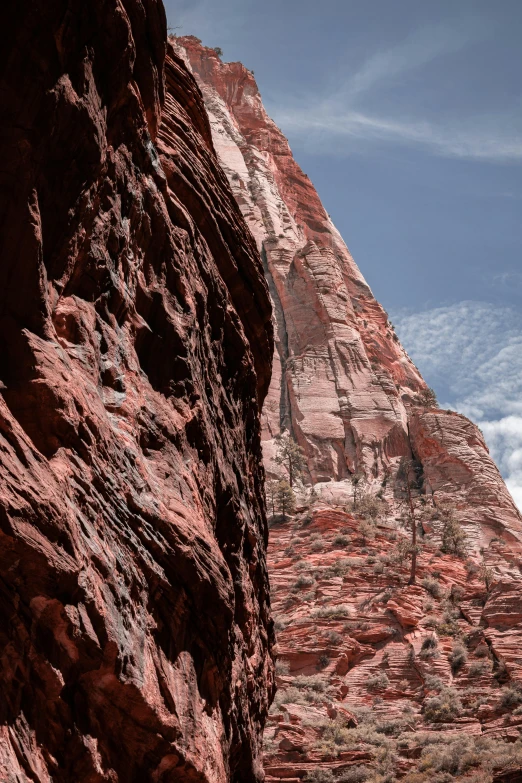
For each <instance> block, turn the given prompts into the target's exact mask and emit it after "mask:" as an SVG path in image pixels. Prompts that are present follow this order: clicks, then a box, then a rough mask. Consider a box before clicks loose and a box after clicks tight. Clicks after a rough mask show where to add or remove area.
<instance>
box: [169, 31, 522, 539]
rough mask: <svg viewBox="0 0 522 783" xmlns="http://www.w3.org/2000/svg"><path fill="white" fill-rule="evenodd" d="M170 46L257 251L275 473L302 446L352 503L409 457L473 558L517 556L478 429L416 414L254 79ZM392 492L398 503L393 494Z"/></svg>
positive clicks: (329, 487)
mask: <svg viewBox="0 0 522 783" xmlns="http://www.w3.org/2000/svg"><path fill="white" fill-rule="evenodd" d="M173 43H174V45H175V47H176V50H177V51H178V52H179V54H180V55H181V56H182V57H184V58H185V59H186V61H187V63H188V64H189V67H190V68H191V69H192V70H193V72H194V74H195V76H196V78H197V80H198V83H199V85H200V87H201V89H202V92H203V96H204V99H205V105H206V108H207V111H208V114H209V118H210V125H211V128H212V137H213V140H214V144H215V147H216V151H217V154H218V156H219V158H220V161H221V163H222V166H223V168H224V170H225V172H226V174H227V177H228V179H229V182H230V185H231V188H232V190H233V192H234V195H235V197H236V199H237V202H238V204H239V206H240V207H241V210H242V212H243V214H244V216H245V219H246V221H247V223H248V225H249V227H250V229H251V231H252V233H253V235H254V237H255V238H256V242H257V244H258V247H259V249H260V251H261V254H262V257H263V262H264V265H265V272H266V275H267V280H268V283H269V287H270V293H271V297H272V302H273V307H274V326H275V334H276V353H275V357H274V373H273V376H272V382H271V385H270V389H269V392H268V397H267V400H266V402H265V405H264V409H263V414H262V421H263V453H264V459H265V465H266V469H267V473H268V475H269V476H270V475H272V476H274V477H278V476H280V475H281V468H280V466H278V465H276V464H275V463H274V459H273V458H274V455H275V451H276V448H277V440H276V438H277V436H278V435H280V433H281V432H283V431H286V432H289V433H290V434H291V435H292V437H294V438H295V439H296V440H297V441H298V443H299V444H300V446H301V447H302V448H303V449H304V452H305V455H306V462H307V471H306V475H305V483H307V484H308V485H310V484H313V485H314V486H315V489H316V491H317V492H319V493H323V498H324V499H325V500H326V501H329V502H341V503H345V502H346V498H347V496H349V495H350V493H351V490H350V477H351V476H352V475H353V474H354V473H360V474H362V475H364V477H365V480H366V483H367V485H368V486H369V487H371V488H372V491H373V492H374V493H375V492H377V491H379V490H380V488H381V484H382V482H383V481H385V483H386V484H387V485H388V490H389V488H390V486H391V485H392V483H393V479H394V478H395V477H396V475H397V470H398V466H399V464H400V462H401V459H402V458H403V457H407V458H412V457H414V458H415V459H417V460H419V461H420V462H421V463H422V466H423V470H424V479H425V481H424V486H425V492H426V493H428V494H430V495H433V496H434V497H436V499H437V501H439V502H444V501H447V500H449V501H451V502H452V503H454V504H456V505H457V506H458V514H459V517H460V521H461V522H462V524H463V525H464V526H465V529H466V533H467V535H468V536H469V538H470V539H472V540H473V541H474V542H475V544H476V546H477V549H478V548H480V547H481V546H486V547H487V546H488V544H489V541H490V540H491V539H492V538H494V537H497V536H500V537H501V538H503V539H504V540H506V541H509V542H510V545H511V546H512V548H513V549H514V550H516V552H517V553H520V552H521V551H522V548H521V547H522V521H521V518H520V514H519V512H518V510H517V509H516V507H515V505H514V503H513V500H512V498H511V496H510V495H509V492H508V491H507V489H506V486H505V484H504V482H503V480H502V478H501V476H500V474H499V472H498V470H497V468H496V466H495V464H494V462H493V460H492V459H491V458H490V456H489V453H488V450H487V447H486V445H485V443H484V439H483V437H482V435H481V433H480V431H479V430H478V428H477V427H476V426H475V425H474V424H472V423H471V422H470V421H468V420H467V419H466V418H465V417H463V416H460V415H459V414H456V413H454V412H450V411H448V412H445V411H439V410H437V409H432V410H431V411H430V410H429V409H428V410H427V411H426V410H425V408H423V407H422V406H420V405H419V395H420V393H422V392H423V391H424V390H425V389H426V384H425V383H424V381H423V379H422V378H421V376H420V374H419V372H418V370H417V368H416V367H415V366H414V365H413V363H412V362H411V360H410V359H409V357H408V355H407V354H406V352H405V351H404V349H403V347H402V345H401V344H400V341H399V339H398V337H397V335H396V334H395V332H394V329H393V325H392V324H391V323H390V321H389V319H388V317H387V314H386V312H385V310H384V309H383V308H382V307H381V305H380V304H379V303H378V302H377V301H376V300H375V298H374V296H373V294H372V292H371V290H370V288H369V286H368V285H367V283H366V281H365V280H364V278H363V276H362V274H361V272H360V271H359V269H358V267H357V265H356V263H355V261H354V260H353V258H352V256H351V254H350V252H349V250H348V248H347V247H346V245H345V243H344V241H343V239H342V237H341V236H340V234H339V232H338V231H337V229H336V228H335V226H334V225H333V223H332V221H331V220H330V218H329V216H328V215H327V213H326V212H325V210H324V207H323V205H322V204H321V201H320V199H319V196H318V195H317V192H316V191H315V189H314V187H313V185H312V183H311V182H310V180H309V178H308V177H307V176H306V175H305V174H304V173H303V171H302V170H301V169H300V168H299V166H298V164H297V163H296V161H295V160H294V158H293V156H292V152H291V150H290V147H289V145H288V142H287V140H286V138H285V137H284V136H283V134H282V133H281V131H280V130H279V128H278V127H277V126H276V125H275V123H274V122H273V121H272V120H271V119H270V117H268V115H267V113H266V111H265V109H264V107H263V103H262V100H261V96H260V93H259V90H258V88H257V85H256V82H255V79H254V75H253V73H252V72H251V71H249V70H248V69H247V68H245V67H244V66H243V65H242V64H241V63H226V62H222V61H221V59H220V57H219V56H218V55H217V54H216V52H215V51H214V50H213V49H208V48H206V47H204V46H203V45H202V44H201V42H200V41H199V40H198V39H197V38H194V37H193V36H186V37H182V38H174V39H173ZM387 497H388V498H389V499H390V500H392V496H391V495H390V494H389V492H387Z"/></svg>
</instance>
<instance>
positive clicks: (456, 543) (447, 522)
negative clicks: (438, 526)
mask: <svg viewBox="0 0 522 783" xmlns="http://www.w3.org/2000/svg"><path fill="white" fill-rule="evenodd" d="M437 516H438V517H439V519H440V520H441V522H442V530H441V535H442V546H441V549H442V551H443V552H446V553H448V554H452V555H458V556H459V557H462V556H463V555H464V554H465V553H466V533H465V532H464V530H463V528H462V525H461V524H460V522H459V520H458V519H457V516H456V514H455V508H454V506H452V505H451V504H450V503H444V504H440V505H439V506H437Z"/></svg>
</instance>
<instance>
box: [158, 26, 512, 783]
mask: <svg viewBox="0 0 522 783" xmlns="http://www.w3.org/2000/svg"><path fill="white" fill-rule="evenodd" d="M173 43H174V46H175V48H176V51H177V52H178V53H179V54H180V56H181V57H183V58H184V59H185V60H186V61H187V63H188V64H189V67H190V68H191V69H192V71H193V72H194V74H195V76H196V78H197V80H198V83H199V85H200V87H201V89H202V93H203V96H204V99H205V105H206V107H207V110H208V113H209V118H210V125H211V129H212V137H213V140H214V145H215V147H216V151H217V153H218V156H219V158H220V161H221V163H222V165H223V168H224V170H225V172H226V174H227V176H228V179H229V182H230V185H231V188H232V190H233V192H234V195H235V197H236V199H237V202H238V204H239V205H240V207H241V210H242V212H243V214H244V216H245V219H246V221H247V223H248V225H249V227H250V229H251V231H252V233H253V235H254V237H255V239H256V242H257V245H258V247H259V249H260V252H261V255H262V258H263V263H264V268H265V274H266V276H267V280H268V284H269V289H270V294H271V297H272V303H273V308H274V326H275V334H276V353H275V358H274V374H273V377H272V382H271V385H270V389H269V393H268V397H267V402H266V403H265V408H264V410H263V415H262V420H263V452H264V459H265V465H266V468H267V472H268V475H270V476H272V477H274V478H279V477H281V476H282V475H284V469H283V468H282V467H281V466H280V465H279V464H277V463H276V462H275V461H274V456H275V453H276V449H277V443H278V437H279V436H280V435H281V433H289V434H290V435H291V436H292V437H293V438H294V439H295V440H297V442H298V443H299V445H300V446H301V447H302V449H303V451H304V453H305V457H306V469H305V474H304V476H303V479H304V486H303V487H301V489H300V490H299V491H298V493H297V494H298V505H299V508H298V510H297V514H296V515H295V516H294V517H291V518H286V519H281V517H277V515H276V516H274V517H273V519H272V527H271V531H270V547H269V571H270V575H271V585H272V598H273V606H274V612H275V617H276V629H277V631H278V645H277V650H278V655H279V662H278V667H279V677H278V687H279V692H278V694H277V695H276V701H275V704H274V706H273V708H272V710H271V718H270V726H269V729H268V730H267V733H266V748H265V751H266V753H265V769H266V772H267V775H268V779H269V780H272V781H277V780H285V781H287V783H288V782H289V781H291V782H292V783H297V782H298V781H299V780H302V779H303V778H304V779H307V780H311V781H318V782H319V781H334V780H339V781H342V783H359V782H360V783H363V782H364V781H367V782H368V783H369V782H370V781H371V783H388V782H389V781H395V780H404V781H405V783H424V781H431V780H437V781H440V783H444V781H446V780H450V779H451V780H453V779H462V780H468V781H471V780H474V781H481V783H485V782H486V781H487V782H488V783H491V781H493V780H499V781H500V780H508V779H513V780H515V779H518V778H517V775H518V776H520V775H522V771H521V770H522V739H521V732H522V715H521V712H522V707H521V706H520V705H522V674H521V670H520V663H519V660H518V655H517V650H519V649H520V645H521V644H522V606H521V603H520V588H521V572H522V546H521V545H522V520H521V517H520V514H519V512H518V510H517V508H516V507H515V505H514V503H513V500H512V498H511V496H510V495H509V492H508V491H507V489H506V487H505V485H504V482H503V481H502V478H501V476H500V474H499V471H498V469H497V467H496V465H495V464H494V462H493V460H492V459H491V457H490V455H489V452H488V449H487V446H486V444H485V441H484V438H483V436H482V433H481V432H480V431H479V430H478V428H477V427H476V426H475V425H474V424H472V423H471V422H470V421H469V420H468V419H466V418H465V417H463V416H461V415H459V414H457V413H455V412H453V411H443V410H440V409H439V408H438V407H437V406H436V404H434V401H432V400H430V396H429V394H427V389H426V385H425V383H424V381H423V379H422V378H421V377H420V375H419V373H418V371H417V369H416V368H415V367H414V365H413V364H412V362H411V361H410V359H409V358H408V356H407V355H406V353H405V351H404V350H403V348H402V346H401V345H400V342H399V340H398V338H397V336H396V335H395V332H394V330H393V327H392V325H391V324H390V322H389V320H388V318H387V315H386V313H385V311H384V310H383V308H382V307H381V306H380V305H379V303H378V302H376V300H375V299H374V297H373V295H372V293H371V291H370V289H369V287H368V285H367V284H366V282H365V281H364V279H363V277H362V275H361V273H360V271H359V270H358V268H357V266H356V264H355V262H354V261H353V258H352V257H351V255H350V253H349V251H348V249H347V248H346V246H345V244H344V242H343V241H342V239H341V237H340V236H339V234H338V232H337V231H336V229H335V227H334V226H333V224H332V222H331V220H330V218H329V216H328V215H327V214H326V213H325V210H324V208H323V206H322V205H321V203H320V200H319V198H318V196H317V193H316V192H315V190H314V188H313V186H312V184H311V182H310V181H309V179H308V178H307V177H306V175H305V174H304V173H303V172H302V171H301V169H300V168H299V166H298V165H297V163H296V162H295V160H294V159H293V157H292V153H291V151H290V148H289V146H288V142H287V141H286V139H285V138H284V136H283V135H282V133H281V131H280V130H279V129H278V128H277V127H276V126H275V124H274V123H273V121H272V120H271V119H270V118H269V117H268V116H267V114H266V112H265V109H264V107H263V104H262V101H261V97H260V95H259V91H258V89H257V86H256V83H255V80H254V77H253V74H252V72H250V71H248V70H247V69H246V68H245V67H244V66H242V65H241V64H240V63H224V62H222V61H221V59H220V57H219V56H218V54H217V53H216V52H215V51H214V50H212V49H207V48H205V47H203V46H202V45H201V43H200V42H199V41H198V39H196V38H194V37H190V36H189V37H183V38H176V39H174V41H173ZM408 466H409V467H408ZM405 470H406V473H405ZM354 477H356V481H357V482H358V483H355V482H354V481H353V478H354ZM407 485H409V486H410V490H411V503H410V500H409V498H408V494H409V493H408V490H407ZM356 493H357V496H358V501H357V502H356ZM412 509H413V511H412ZM412 518H413V525H412ZM452 526H453V528H452ZM412 527H413V528H414V529H415V531H416V535H417V544H416V546H417V549H418V551H417V568H416V572H415V578H414V579H412V569H411V552H412V542H411V530H412ZM450 529H453V531H454V533H455V535H456V536H457V538H456V539H455V541H457V539H459V536H460V537H461V539H460V544H459V546H457V544H455V541H454V542H453V545H452V544H451V541H449V543H448V540H447V538H445V535H446V533H445V530H446V531H447V530H450ZM457 543H458V541H457ZM452 546H453V549H452ZM411 582H413V583H411Z"/></svg>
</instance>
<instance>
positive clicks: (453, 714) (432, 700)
mask: <svg viewBox="0 0 522 783" xmlns="http://www.w3.org/2000/svg"><path fill="white" fill-rule="evenodd" d="M422 712H423V714H424V719H425V720H427V721H429V722H430V723H451V721H453V720H454V719H455V718H457V717H458V716H459V715H460V714H461V712H462V702H461V701H460V699H459V696H458V693H457V692H456V691H455V690H454V689H453V688H443V689H442V690H441V691H440V693H438V694H437V695H436V696H430V697H429V698H427V699H425V701H424V704H423V707H422Z"/></svg>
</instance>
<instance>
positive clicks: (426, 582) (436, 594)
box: [421, 576, 442, 598]
mask: <svg viewBox="0 0 522 783" xmlns="http://www.w3.org/2000/svg"><path fill="white" fill-rule="evenodd" d="M421 584H422V586H423V587H424V589H425V590H427V591H428V593H429V594H430V595H432V596H433V598H441V597H442V588H441V586H440V583H439V582H438V581H437V579H434V578H433V577H432V576H425V577H424V579H423V580H422V582H421Z"/></svg>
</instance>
